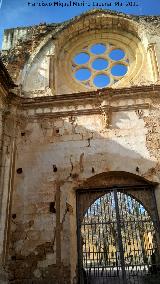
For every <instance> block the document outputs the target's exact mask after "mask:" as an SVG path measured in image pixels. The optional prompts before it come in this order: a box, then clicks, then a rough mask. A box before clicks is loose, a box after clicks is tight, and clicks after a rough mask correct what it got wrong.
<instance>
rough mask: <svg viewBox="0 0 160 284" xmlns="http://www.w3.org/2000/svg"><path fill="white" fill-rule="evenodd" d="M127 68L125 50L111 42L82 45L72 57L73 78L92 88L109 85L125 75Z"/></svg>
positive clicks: (127, 62) (127, 61)
mask: <svg viewBox="0 0 160 284" xmlns="http://www.w3.org/2000/svg"><path fill="white" fill-rule="evenodd" d="M128 68H129V60H128V57H127V54H126V52H125V51H124V50H123V49H122V48H118V47H117V46H115V45H113V44H111V43H107V44H105V43H95V44H91V45H88V46H84V47H83V48H82V49H81V50H80V51H79V53H77V54H75V56H74V57H73V59H72V75H73V78H74V80H76V82H78V83H80V84H82V85H83V86H85V87H87V88H92V89H93V88H94V89H95V88H105V87H110V86H111V85H113V84H115V83H116V82H118V81H119V80H121V79H122V78H123V77H124V76H125V75H126V73H127V72H128Z"/></svg>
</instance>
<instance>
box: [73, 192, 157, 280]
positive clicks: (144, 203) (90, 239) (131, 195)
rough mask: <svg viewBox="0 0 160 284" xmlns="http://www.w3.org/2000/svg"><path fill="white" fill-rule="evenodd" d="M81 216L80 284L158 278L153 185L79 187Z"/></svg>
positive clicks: (78, 216) (79, 218)
mask: <svg viewBox="0 0 160 284" xmlns="http://www.w3.org/2000/svg"><path fill="white" fill-rule="evenodd" d="M77 219H78V256H79V283H80V284H86V283H87V284H89V283H90V284H96V283H109V284H122V283H123V284H132V283H133V284H142V283H145V284H146V283H148V284H149V283H160V257H159V247H160V243H159V219H158V214H157V208H156V201H155V196H154V190H153V189H152V188H149V187H147V186H145V187H142V186H139V187H133V186H132V187H123V188H121V187H119V188H110V189H98V190H97V189H95V190H93V189H92V190H80V191H78V192H77Z"/></svg>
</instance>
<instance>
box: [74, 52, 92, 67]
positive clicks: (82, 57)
mask: <svg viewBox="0 0 160 284" xmlns="http://www.w3.org/2000/svg"><path fill="white" fill-rule="evenodd" d="M89 58H90V56H89V54H88V53H86V52H81V53H79V54H77V55H76V56H75V57H74V59H73V60H74V63H76V64H85V63H87V62H88V60H89Z"/></svg>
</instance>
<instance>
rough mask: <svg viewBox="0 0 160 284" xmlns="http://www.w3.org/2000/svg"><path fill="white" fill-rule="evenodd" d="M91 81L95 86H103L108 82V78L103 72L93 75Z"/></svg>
mask: <svg viewBox="0 0 160 284" xmlns="http://www.w3.org/2000/svg"><path fill="white" fill-rule="evenodd" d="M93 83H94V84H95V86H96V87H97V88H104V87H106V86H107V85H109V83H110V78H109V77H108V76H107V75H105V74H99V75H97V76H95V78H94V80H93Z"/></svg>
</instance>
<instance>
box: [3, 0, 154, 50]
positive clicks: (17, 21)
mask: <svg viewBox="0 0 160 284" xmlns="http://www.w3.org/2000/svg"><path fill="white" fill-rule="evenodd" d="M1 1H2V5H1ZM53 1H58V0H44V1H43V2H44V3H49V2H53ZM60 1H61V2H67V1H69V0H60ZM75 1H76V0H75ZM77 1H78V2H82V1H81V0H77ZM93 1H94V2H98V3H100V2H107V3H112V6H111V7H108V8H107V9H110V10H116V11H120V12H124V13H127V14H134V15H160V0H140V1H139V0H137V1H136V3H138V4H139V6H136V7H127V6H126V5H125V4H126V2H127V0H126V1H125V0H122V1H119V2H122V3H123V6H121V7H118V6H115V4H114V3H115V2H117V1H116V0H93ZM93 1H92V0H87V1H85V3H90V7H88V6H87V5H86V6H85V7H67V8H66V7H65V8H62V7H31V6H28V1H27V0H0V5H1V7H0V47H1V41H2V35H3V30H4V29H7V28H13V27H19V26H30V25H34V24H39V23H42V22H46V23H54V22H55V23H56V22H62V21H65V20H68V19H71V18H72V17H74V16H76V15H79V14H81V13H82V12H84V11H87V10H89V9H92V8H93V5H92V3H93ZM29 2H30V3H34V2H36V3H42V1H41V0H35V1H34V0H29ZM132 2H134V1H132Z"/></svg>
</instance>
